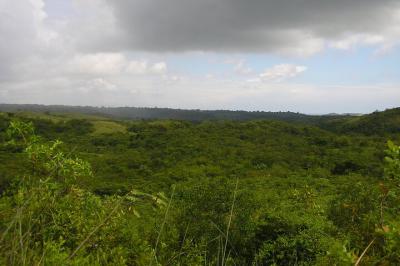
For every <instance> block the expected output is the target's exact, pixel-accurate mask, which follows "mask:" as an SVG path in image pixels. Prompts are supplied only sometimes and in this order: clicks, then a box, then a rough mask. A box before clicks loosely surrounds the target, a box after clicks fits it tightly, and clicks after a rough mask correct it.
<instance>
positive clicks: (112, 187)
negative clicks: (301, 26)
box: [0, 105, 400, 266]
mask: <svg viewBox="0 0 400 266" xmlns="http://www.w3.org/2000/svg"><path fill="white" fill-rule="evenodd" d="M41 108H44V107H43V106H37V108H34V107H32V106H29V108H22V107H21V106H19V107H18V106H11V105H2V106H1V110H2V111H4V112H3V113H0V162H1V164H0V193H1V198H0V234H1V235H0V252H1V256H0V264H2V265H56V264H58V265H221V266H223V265H400V221H399V219H398V217H399V206H400V146H399V144H400V108H397V109H391V110H386V111H384V112H374V113H372V114H369V115H363V116H360V115H344V116H341V115H329V116H307V115H302V114H297V113H285V112H283V113H268V112H250V113H249V112H229V111H195V110H192V111H185V110H173V109H166V110H164V109H146V110H142V109H140V108H137V109H132V108H131V109H129V108H125V109H124V108H114V109H112V108H109V109H107V110H108V111H107V112H106V111H104V110H105V109H104V110H103V111H100V110H102V108H88V109H87V110H86V111H83V109H82V108H84V107H81V109H80V108H77V109H74V108H70V109H68V110H65V109H62V107H57V108H58V109H57V108H56V107H48V109H41ZM140 110H142V111H143V112H142V113H141V111H140ZM145 111H146V112H145ZM135 112H136V113H135ZM145 113H146V114H150V115H144V114H145ZM139 114H140V115H139Z"/></svg>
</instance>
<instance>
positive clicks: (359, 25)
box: [0, 0, 400, 113]
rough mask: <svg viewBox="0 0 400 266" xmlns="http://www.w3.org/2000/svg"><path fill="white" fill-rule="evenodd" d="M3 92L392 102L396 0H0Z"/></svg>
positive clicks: (99, 100)
mask: <svg viewBox="0 0 400 266" xmlns="http://www.w3.org/2000/svg"><path fill="white" fill-rule="evenodd" d="M0 103H41V104H68V105H94V106H149V107H154V106H158V107H172V108H189V109H198V108H199V109H231V110H238V109H240V110H265V111H287V110H289V111H299V112H304V113H329V112H340V113H344V112H371V111H374V110H383V109H386V108H390V107H395V106H400V1H398V0H379V1H377V0H335V1H328V0H326V1H324V0H279V1H278V0H246V1H244V0H201V1H199V0H168V1H166V0H118V1H106V0H0Z"/></svg>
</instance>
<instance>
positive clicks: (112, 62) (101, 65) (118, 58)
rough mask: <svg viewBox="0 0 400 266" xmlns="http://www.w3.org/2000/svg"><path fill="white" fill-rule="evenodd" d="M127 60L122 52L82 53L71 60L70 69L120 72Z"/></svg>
mask: <svg viewBox="0 0 400 266" xmlns="http://www.w3.org/2000/svg"><path fill="white" fill-rule="evenodd" d="M126 64H127V62H126V59H125V57H124V55H122V54H121V53H96V54H83V55H82V54H80V55H76V56H74V58H73V59H72V60H71V61H70V62H69V70H70V71H72V72H78V73H82V74H97V75H98V74H101V75H110V74H119V73H121V72H122V70H123V69H124V67H125V66H126Z"/></svg>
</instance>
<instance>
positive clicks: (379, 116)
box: [319, 108, 400, 135]
mask: <svg viewBox="0 0 400 266" xmlns="http://www.w3.org/2000/svg"><path fill="white" fill-rule="evenodd" d="M319 126H320V127H322V128H324V129H327V130H330V131H336V132H340V133H361V134H364V135H384V134H400V108H394V109H387V110H385V111H382V112H373V113H371V114H367V115H362V116H359V115H358V116H355V115H354V116H347V117H335V118H330V119H325V120H321V121H320V123H319Z"/></svg>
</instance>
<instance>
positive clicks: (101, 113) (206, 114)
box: [0, 104, 400, 135]
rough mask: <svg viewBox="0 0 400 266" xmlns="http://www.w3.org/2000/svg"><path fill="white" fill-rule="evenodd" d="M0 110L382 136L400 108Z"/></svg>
mask: <svg viewBox="0 0 400 266" xmlns="http://www.w3.org/2000/svg"><path fill="white" fill-rule="evenodd" d="M0 112H13V113H18V112H33V113H42V114H51V115H53V116H54V115H58V116H62V114H67V115H68V116H69V117H71V116H73V117H75V118H86V117H85V116H91V117H97V118H99V119H104V118H109V119H119V120H156V119H173V120H186V121H194V122H196V121H204V120H232V121H248V120H278V121H285V122H295V123H302V124H311V125H314V126H318V127H320V128H323V129H325V130H329V131H332V132H336V133H346V134H347V133H360V134H364V135H384V134H397V133H400V108H395V109H387V110H385V111H382V112H373V113H371V114H366V115H361V114H336V113H334V114H333V113H331V114H326V115H306V114H301V113H295V112H262V111H253V112H249V111H228V110H184V109H171V108H148V107H92V106H65V105H36V104H0Z"/></svg>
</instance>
